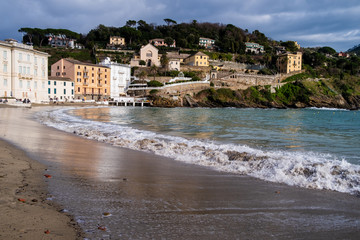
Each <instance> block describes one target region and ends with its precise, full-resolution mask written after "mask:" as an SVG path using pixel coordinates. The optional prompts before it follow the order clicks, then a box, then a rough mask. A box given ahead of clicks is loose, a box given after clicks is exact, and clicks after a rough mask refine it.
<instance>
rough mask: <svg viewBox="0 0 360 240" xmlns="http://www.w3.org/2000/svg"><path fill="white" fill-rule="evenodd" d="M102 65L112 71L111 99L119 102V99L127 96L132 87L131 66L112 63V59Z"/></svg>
mask: <svg viewBox="0 0 360 240" xmlns="http://www.w3.org/2000/svg"><path fill="white" fill-rule="evenodd" d="M100 65H102V66H106V67H108V68H110V71H111V75H110V76H111V80H110V98H112V99H114V100H118V99H119V97H121V96H125V95H126V91H127V89H128V87H129V85H130V78H131V67H130V65H125V64H120V63H116V62H111V60H110V58H106V59H105V60H104V61H102V62H101V63H100Z"/></svg>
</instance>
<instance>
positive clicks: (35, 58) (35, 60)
mask: <svg viewBox="0 0 360 240" xmlns="http://www.w3.org/2000/svg"><path fill="white" fill-rule="evenodd" d="M34 62H35V65H37V57H34Z"/></svg>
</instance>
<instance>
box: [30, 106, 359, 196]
mask: <svg viewBox="0 0 360 240" xmlns="http://www.w3.org/2000/svg"><path fill="white" fill-rule="evenodd" d="M71 109H73V108H64V109H60V110H51V111H44V112H40V113H39V115H38V116H37V118H38V119H39V120H40V121H41V122H42V123H43V124H45V125H48V126H51V127H54V128H57V129H59V130H63V131H65V132H69V133H74V134H77V135H79V136H82V137H85V138H88V139H93V140H97V141H101V142H105V143H109V144H112V145H114V146H120V147H125V148H130V149H134V150H139V151H144V152H152V153H155V154H157V155H160V156H164V157H169V158H172V159H175V160H178V161H182V162H186V163H190V164H198V165H202V166H208V167H211V168H213V169H215V170H218V171H224V172H230V173H236V174H246V175H249V176H253V177H256V178H259V179H263V180H266V181H271V182H279V183H286V184H288V185H293V186H299V187H304V188H312V189H328V190H334V191H339V192H344V193H350V194H359V193H360V166H359V165H354V164H350V163H349V162H347V161H346V160H345V159H335V157H334V156H332V155H329V154H319V153H313V152H293V151H291V152H290V151H262V150H259V149H255V148H250V147H248V146H246V145H235V144H223V143H220V142H214V141H206V140H199V139H186V138H182V137H174V136H168V135H163V134H157V133H155V132H151V131H145V130H139V129H135V128H132V127H129V126H124V125H117V124H114V123H104V122H96V121H90V120H84V119H81V118H79V117H76V116H72V115H70V114H68V113H67V112H68V110H71Z"/></svg>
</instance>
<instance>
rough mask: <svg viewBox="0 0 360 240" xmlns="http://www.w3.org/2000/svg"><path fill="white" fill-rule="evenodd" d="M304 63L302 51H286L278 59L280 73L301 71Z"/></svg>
mask: <svg viewBox="0 0 360 240" xmlns="http://www.w3.org/2000/svg"><path fill="white" fill-rule="evenodd" d="M301 65H302V53H301V52H297V53H286V54H283V55H280V56H279V58H278V60H277V67H278V69H279V72H280V73H291V72H300V71H301V69H302V68H301Z"/></svg>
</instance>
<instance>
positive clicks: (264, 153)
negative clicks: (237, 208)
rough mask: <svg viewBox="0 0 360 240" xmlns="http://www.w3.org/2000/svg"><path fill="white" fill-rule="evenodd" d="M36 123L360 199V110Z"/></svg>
mask: <svg viewBox="0 0 360 240" xmlns="http://www.w3.org/2000/svg"><path fill="white" fill-rule="evenodd" d="M36 119H38V120H40V121H41V122H42V123H43V124H45V125H48V126H51V127H54V128H57V129H59V130H62V131H66V132H69V133H73V134H76V135H79V136H81V137H84V138H88V139H93V140H96V141H100V142H104V143H107V144H111V145H113V146H116V147H122V148H129V149H133V150H137V151H144V152H150V153H153V154H156V155H159V156H164V157H168V158H171V159H172V160H174V161H181V162H185V163H189V164H195V165H200V166H205V167H208V168H211V169H214V170H216V171H220V172H229V173H232V174H239V175H248V176H252V177H255V178H258V179H262V180H265V181H270V182H277V183H284V184H287V185H291V186H296V187H302V188H309V189H326V190H332V191H338V192H343V193H348V194H352V195H359V194H360V154H359V151H360V111H348V110H340V109H328V108H308V109H251V108H250V109H238V108H149V107H95V108H94V107H89V108H84V107H82V108H73V107H70V108H61V109H57V108H56V109H49V110H46V111H40V112H39V113H37V116H36Z"/></svg>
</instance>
